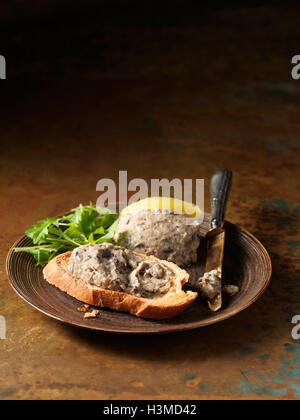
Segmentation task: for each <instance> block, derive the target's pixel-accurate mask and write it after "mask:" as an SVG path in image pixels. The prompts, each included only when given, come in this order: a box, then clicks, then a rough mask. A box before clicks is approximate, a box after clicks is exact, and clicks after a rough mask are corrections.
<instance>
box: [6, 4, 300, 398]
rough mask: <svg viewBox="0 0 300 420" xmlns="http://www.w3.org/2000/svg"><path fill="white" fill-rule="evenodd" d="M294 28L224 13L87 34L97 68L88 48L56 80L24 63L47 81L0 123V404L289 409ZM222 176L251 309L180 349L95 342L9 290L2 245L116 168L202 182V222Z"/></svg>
mask: <svg viewBox="0 0 300 420" xmlns="http://www.w3.org/2000/svg"><path fill="white" fill-rule="evenodd" d="M251 13H252V14H251ZM294 16H296V14H295V13H291V14H290V13H286V14H285V16H282V15H281V11H280V9H275V8H268V9H264V8H261V9H256V10H255V9H252V12H250V11H249V10H247V9H235V10H234V9H233V10H230V11H229V10H223V11H216V12H215V14H211V15H209V16H206V20H205V22H203V19H202V18H201V19H200V23H199V25H198V26H196V25H193V26H178V27H177V26H170V27H156V26H155V27H154V26H153V27H151V26H149V27H147V29H145V28H143V27H136V26H134V27H123V28H121V29H116V28H109V27H108V28H105V29H103V30H102V32H101V34H100V35H99V37H97V35H95V31H94V32H93V30H89V25H86V28H85V29H82V31H83V32H82V37H83V39H84V40H89V41H90V42H91V44H92V43H93V42H94V43H95V45H96V44H97V42H98V43H99V42H100V41H101V54H99V56H97V55H95V54H94V53H95V50H96V49H95V48H91V51H92V52H91V56H90V57H89V58H88V59H87V60H88V61H87V64H83V65H82V68H83V70H82V71H81V72H80V71H79V69H78V68H77V65H76V63H77V61H76V60H77V58H76V57H75V58H74V60H73V61H72V57H68V56H67V57H65V68H66V73H65V74H58V75H56V74H55V71H52V70H53V67H51V64H49V63H48V64H47V65H45V66H46V67H43V63H41V65H40V67H38V69H37V68H36V65H37V64H36V63H35V64H32V62H31V63H29V62H28V67H26V65H25V64H26V59H25V58H24V60H25V64H24V63H23V64H24V65H23V66H21V69H22V71H28V72H31V73H32V74H33V76H34V77H33V79H34V78H35V77H36V78H37V77H38V76H39V74H43V75H44V73H45V75H46V76H47V74H48V73H47V71H48V70H49V73H50V75H51V77H53V78H54V79H52V80H48V82H47V83H46V85H47V86H44V87H43V88H41V87H39V89H36V88H35V87H34V84H33V83H34V82H32V85H29V86H28V88H25V87H22V88H21V89H20V92H19V93H18V95H17V96H15V99H14V100H11V101H10V102H9V103H6V104H5V109H4V110H3V111H1V123H0V138H1V167H0V193H1V210H2V211H1V219H0V262H1V265H0V296H1V298H0V315H2V316H4V317H5V320H6V327H7V328H6V339H1V340H0V352H1V357H0V398H1V399H11V398H22V399H27V398H30V399H31V398H108V399H114V398H133V399H134V398H147V399H151V398H186V399H188V398H196V399H204V398H262V399H263V398H295V399H300V385H299V384H300V341H299V340H298V341H295V340H293V339H292V336H291V330H292V324H291V319H292V316H293V315H296V314H299V315H300V262H299V257H300V237H299V228H300V200H299V177H300V167H299V152H300V141H299V133H300V121H299V106H300V81H293V80H292V79H291V77H290V58H291V57H289V55H288V54H289V53H290V52H291V51H292V46H293V45H294V47H295V48H296V46H297V42H294V41H293V39H294V37H295V34H297V31H299V26H298V25H297V26H296V25H295V21H294V19H295V17H294ZM266 19H267V23H266ZM241 22H243V24H242V23H241ZM204 23H205V24H204ZM216 26H217V27H218V30H216ZM91 27H92V28H93V26H91ZM245 27H247V31H245V32H243V31H244V28H245ZM77 30H78V27H77V26H76V27H75V28H73V31H74V32H76V33H77ZM283 33H284V34H285V35H284V37H282V34H283ZM18 36H19V38H18V39H19V41H18V42H19V43H21V44H22V34H19V35H18ZM43 36H44V37H46V35H45V34H43V33H42V34H41V37H42V39H43ZM48 36H49V35H48ZM51 36H52V35H51ZM77 37H79V35H78V34H77ZM295 39H297V37H295ZM103 43H104V46H103ZM57 44H59V42H58V43H57ZM93 45H94V44H93ZM288 46H289V48H288ZM62 53H64V54H65V53H66V52H65V51H64V52H61V51H59V54H62ZM77 53H78V51H77ZM293 53H295V54H297V53H298V54H299V51H296V50H295V51H294V50H293ZM61 59H63V56H58V57H55V58H53V60H54V63H61V61H60V60H61ZM55 60H56V61H55ZM70 63H71V64H70ZM74 63H75V64H74ZM52 64H53V63H52ZM30 66H31V67H30ZM47 66H48V67H47ZM28 68H29V70H28ZM43 72H44V73H43ZM8 77H9V73H8ZM82 77H83V78H82ZM80 78H81V79H80ZM6 89H7V95H8V96H9V89H8V88H7V87H6ZM2 106H3V103H2ZM221 167H229V168H230V169H232V170H233V173H234V181H233V186H232V190H231V197H230V200H229V203H228V209H227V218H228V220H230V221H233V222H235V223H240V224H241V225H242V226H243V227H245V228H246V229H248V230H249V231H251V232H252V233H253V234H255V235H256V236H257V237H258V238H259V239H260V240H261V241H262V243H263V244H264V245H265V246H266V248H267V249H268V251H269V252H270V254H271V257H272V262H273V270H274V274H273V279H272V282H271V285H270V287H269V289H268V290H267V292H266V293H265V294H264V296H263V297H262V298H261V299H260V300H259V301H258V302H257V303H255V304H254V305H253V306H252V307H251V308H249V309H247V310H246V311H245V312H243V313H241V314H239V315H238V316H236V317H234V318H232V319H230V320H228V321H225V322H223V323H221V324H218V325H215V326H212V327H209V328H205V329H201V330H196V331H191V332H187V333H183V334H180V335H176V334H174V335H166V336H153V337H136V338H135V337H131V338H129V337H122V336H114V335H104V334H103V335H102V334H94V333H89V332H85V331H81V330H78V329H74V328H71V327H67V326H65V325H63V324H60V323H58V322H55V321H53V320H51V319H48V318H47V317H45V316H43V315H42V314H40V313H39V312H37V311H35V310H33V309H32V308H31V307H29V306H28V305H26V304H25V303H24V302H23V301H21V300H20V299H19V298H18V297H17V296H16V295H15V294H14V292H13V291H12V290H11V289H10V288H9V286H8V281H7V278H6V274H5V270H4V262H5V256H6V254H7V251H8V249H9V247H10V245H11V244H12V243H13V242H14V240H15V239H16V238H17V237H18V236H20V235H22V234H23V232H24V230H25V229H26V228H28V227H29V226H30V225H31V224H32V223H33V222H35V221H36V220H39V219H41V218H43V217H46V216H48V215H55V214H59V213H61V212H63V211H65V210H66V209H69V208H72V207H74V206H75V205H77V204H78V203H79V202H89V201H90V200H92V201H95V200H96V199H97V197H98V194H99V193H97V192H96V182H97V180H99V179H100V178H102V177H106V178H107V177H109V178H111V177H112V178H115V179H117V176H118V170H121V169H122V170H124V169H126V170H128V177H129V178H134V177H142V178H145V179H146V180H148V181H149V180H150V178H162V177H167V178H170V179H171V178H175V177H181V178H205V179H206V194H205V196H206V206H205V207H206V210H207V211H208V210H209V191H208V190H209V188H208V186H209V183H208V179H209V177H210V176H211V175H212V174H213V173H214V172H215V170H217V169H219V168H221Z"/></svg>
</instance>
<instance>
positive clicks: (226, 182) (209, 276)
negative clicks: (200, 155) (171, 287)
mask: <svg viewBox="0 0 300 420" xmlns="http://www.w3.org/2000/svg"><path fill="white" fill-rule="evenodd" d="M231 182H232V172H231V171H229V170H227V169H222V170H220V171H218V172H216V173H215V174H214V176H213V177H212V179H211V185H210V193H211V227H210V230H209V231H208V232H207V234H206V240H207V256H206V264H205V274H204V276H203V277H202V278H201V280H202V282H201V286H200V288H201V289H202V292H203V295H204V296H205V286H206V287H207V286H208V287H210V290H213V289H212V288H214V290H215V291H217V294H216V295H215V296H213V297H212V298H211V297H210V296H211V295H210V294H209V293H206V299H207V304H208V306H209V308H210V309H211V310H212V311H214V312H215V311H217V310H219V309H220V308H221V307H222V266H223V256H224V245H225V230H224V229H223V225H224V217H225V210H226V204H227V199H228V196H229V191H230V187H231ZM203 279H204V280H203Z"/></svg>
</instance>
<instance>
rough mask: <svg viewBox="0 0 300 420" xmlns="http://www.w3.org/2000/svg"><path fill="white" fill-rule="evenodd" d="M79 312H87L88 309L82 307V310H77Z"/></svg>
mask: <svg viewBox="0 0 300 420" xmlns="http://www.w3.org/2000/svg"><path fill="white" fill-rule="evenodd" d="M77 311H79V312H86V308H83V307H80V308H77Z"/></svg>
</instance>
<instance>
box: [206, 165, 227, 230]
mask: <svg viewBox="0 0 300 420" xmlns="http://www.w3.org/2000/svg"><path fill="white" fill-rule="evenodd" d="M231 181H232V172H231V171H229V170H228V169H221V170H220V171H217V172H216V173H215V174H214V175H213V177H212V179H211V182H210V202H211V228H212V229H215V228H221V227H223V224H224V218H225V210H226V204H227V200H228V196H229V190H230V187H231Z"/></svg>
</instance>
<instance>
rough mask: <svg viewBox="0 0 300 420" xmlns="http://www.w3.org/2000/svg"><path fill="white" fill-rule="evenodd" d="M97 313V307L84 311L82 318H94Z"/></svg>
mask: <svg viewBox="0 0 300 420" xmlns="http://www.w3.org/2000/svg"><path fill="white" fill-rule="evenodd" d="M98 314H99V311H98V310H97V309H94V310H93V311H92V312H86V313H85V314H84V316H83V318H96V316H97V315H98Z"/></svg>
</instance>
